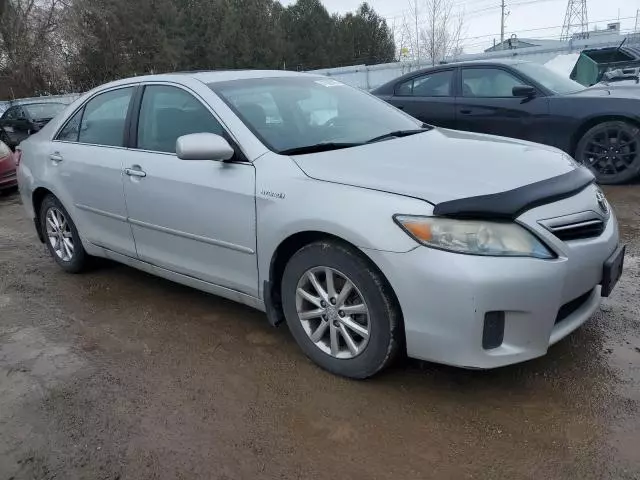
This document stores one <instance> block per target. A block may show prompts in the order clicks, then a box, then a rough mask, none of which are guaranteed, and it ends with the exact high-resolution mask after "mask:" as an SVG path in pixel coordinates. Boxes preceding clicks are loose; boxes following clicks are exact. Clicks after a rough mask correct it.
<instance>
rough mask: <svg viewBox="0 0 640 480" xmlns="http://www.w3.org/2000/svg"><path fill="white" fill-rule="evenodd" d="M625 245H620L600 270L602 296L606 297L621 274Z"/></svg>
mask: <svg viewBox="0 0 640 480" xmlns="http://www.w3.org/2000/svg"><path fill="white" fill-rule="evenodd" d="M626 248H627V247H626V245H620V246H619V247H618V248H617V249H616V251H615V252H613V255H611V256H610V257H609V258H608V259H607V261H606V262H604V268H603V271H602V296H603V297H608V296H609V295H610V294H611V292H612V291H613V288H614V287H615V286H616V283H618V280H620V277H621V276H622V270H623V269H624V253H625V251H626Z"/></svg>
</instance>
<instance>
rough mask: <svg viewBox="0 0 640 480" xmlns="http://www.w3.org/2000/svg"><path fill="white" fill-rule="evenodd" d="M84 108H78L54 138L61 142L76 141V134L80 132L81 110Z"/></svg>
mask: <svg viewBox="0 0 640 480" xmlns="http://www.w3.org/2000/svg"><path fill="white" fill-rule="evenodd" d="M83 111H84V108H81V109H80V110H78V111H77V112H76V113H75V115H74V116H73V117H71V120H69V121H68V122H67V124H66V125H65V126H64V128H63V129H62V130H61V131H60V133H59V134H58V136H57V137H56V140H61V141H63V142H77V141H78V135H79V134H80V120H81V119H82V112H83Z"/></svg>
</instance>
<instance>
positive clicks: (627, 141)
mask: <svg viewBox="0 0 640 480" xmlns="http://www.w3.org/2000/svg"><path fill="white" fill-rule="evenodd" d="M623 140H624V141H623ZM618 142H619V143H618ZM600 145H602V146H600ZM618 145H624V147H623V148H618ZM575 157H576V160H577V161H578V162H580V163H582V164H583V165H585V166H586V167H587V168H589V170H591V171H592V172H593V174H594V175H595V177H596V180H597V181H598V183H601V184H604V185H614V184H619V183H626V182H629V181H631V180H633V179H634V178H635V177H637V176H638V174H639V173H640V128H638V127H637V126H636V125H633V124H631V123H629V122H625V121H609V122H602V123H599V124H598V125H596V126H594V127H592V128H590V129H589V130H588V131H587V132H586V133H585V134H584V135H583V136H582V138H581V139H580V141H579V142H578V145H577V147H576V155H575Z"/></svg>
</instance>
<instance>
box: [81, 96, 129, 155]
mask: <svg viewBox="0 0 640 480" xmlns="http://www.w3.org/2000/svg"><path fill="white" fill-rule="evenodd" d="M133 88H134V87H126V88H120V89H118V90H111V91H109V92H105V93H101V94H100V95H97V96H95V97H93V98H92V99H91V100H90V101H89V103H87V105H86V106H85V108H84V116H83V117H82V125H81V127H80V136H79V141H80V143H90V144H93V145H105V146H113V147H122V146H124V127H125V124H126V120H127V111H128V110H129V103H130V102H131V97H132V95H133Z"/></svg>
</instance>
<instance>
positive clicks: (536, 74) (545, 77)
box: [514, 63, 584, 95]
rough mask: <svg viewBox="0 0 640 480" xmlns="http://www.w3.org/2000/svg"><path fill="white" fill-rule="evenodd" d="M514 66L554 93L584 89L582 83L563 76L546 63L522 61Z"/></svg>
mask: <svg viewBox="0 0 640 480" xmlns="http://www.w3.org/2000/svg"><path fill="white" fill-rule="evenodd" d="M514 67H515V68H516V70H520V71H521V72H522V73H524V74H525V75H528V76H529V77H531V78H532V79H533V80H535V81H536V82H538V83H539V84H540V85H542V86H543V87H546V88H548V89H549V90H551V91H552V92H554V93H559V94H561V95H562V94H566V93H575V92H579V91H580V90H584V86H583V85H580V84H579V83H578V82H574V81H573V80H571V79H570V78H569V77H563V76H562V75H560V74H559V73H556V72H554V71H553V70H551V69H549V68H547V67H545V66H544V65H539V64H537V63H520V64H518V65H514Z"/></svg>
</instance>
